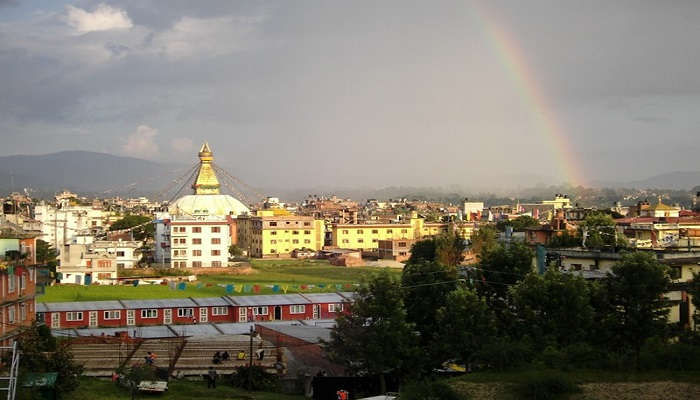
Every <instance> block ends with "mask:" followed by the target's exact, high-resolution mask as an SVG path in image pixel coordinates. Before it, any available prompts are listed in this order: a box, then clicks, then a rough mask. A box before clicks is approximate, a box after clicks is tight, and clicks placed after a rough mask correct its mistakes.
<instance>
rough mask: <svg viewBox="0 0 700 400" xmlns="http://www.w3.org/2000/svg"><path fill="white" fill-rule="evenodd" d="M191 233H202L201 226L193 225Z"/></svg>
mask: <svg viewBox="0 0 700 400" xmlns="http://www.w3.org/2000/svg"><path fill="white" fill-rule="evenodd" d="M192 233H202V227H201V226H193V227H192Z"/></svg>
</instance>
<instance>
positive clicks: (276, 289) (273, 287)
mask: <svg viewBox="0 0 700 400" xmlns="http://www.w3.org/2000/svg"><path fill="white" fill-rule="evenodd" d="M272 291H273V292H275V293H277V292H279V291H280V285H274V286H272Z"/></svg>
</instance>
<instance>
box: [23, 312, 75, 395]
mask: <svg viewBox="0 0 700 400" xmlns="http://www.w3.org/2000/svg"><path fill="white" fill-rule="evenodd" d="M17 341H18V346H19V349H20V350H21V351H22V361H21V362H20V375H22V374H23V373H27V372H57V373H58V378H57V379H56V385H55V389H56V392H57V393H58V395H59V396H61V395H64V394H66V393H69V392H72V391H73V390H75V389H76V388H77V387H78V385H79V384H80V379H79V378H80V375H81V374H82V373H83V367H82V366H81V365H78V364H76V362H75V361H74V360H73V354H72V353H71V352H70V348H69V347H68V346H62V345H59V344H58V343H57V342H56V338H54V337H53V336H52V335H51V330H50V329H49V328H48V327H47V326H46V325H43V324H38V323H36V322H35V323H34V324H33V325H32V326H31V327H29V328H27V329H26V330H25V331H24V332H22V334H20V335H19V336H18V338H17Z"/></svg>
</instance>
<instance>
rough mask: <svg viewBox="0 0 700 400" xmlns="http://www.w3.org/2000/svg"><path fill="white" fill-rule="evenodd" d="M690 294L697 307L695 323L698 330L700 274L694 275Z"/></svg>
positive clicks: (689, 290)
mask: <svg viewBox="0 0 700 400" xmlns="http://www.w3.org/2000/svg"><path fill="white" fill-rule="evenodd" d="M688 294H690V296H691V298H692V300H691V301H692V302H693V306H695V312H694V313H693V321H694V322H695V327H696V329H697V326H698V324H700V273H697V272H694V273H693V280H692V281H691V282H690V287H689V288H688Z"/></svg>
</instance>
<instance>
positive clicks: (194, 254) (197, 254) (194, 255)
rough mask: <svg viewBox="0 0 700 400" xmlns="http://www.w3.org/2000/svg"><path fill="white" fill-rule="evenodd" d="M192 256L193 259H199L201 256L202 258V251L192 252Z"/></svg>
mask: <svg viewBox="0 0 700 400" xmlns="http://www.w3.org/2000/svg"><path fill="white" fill-rule="evenodd" d="M192 256H193V257H201V256H202V250H192Z"/></svg>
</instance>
